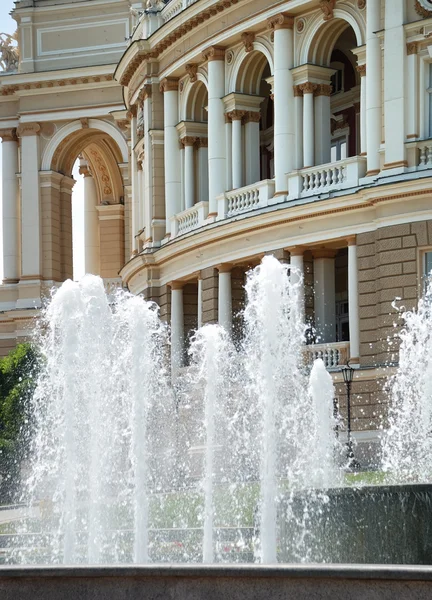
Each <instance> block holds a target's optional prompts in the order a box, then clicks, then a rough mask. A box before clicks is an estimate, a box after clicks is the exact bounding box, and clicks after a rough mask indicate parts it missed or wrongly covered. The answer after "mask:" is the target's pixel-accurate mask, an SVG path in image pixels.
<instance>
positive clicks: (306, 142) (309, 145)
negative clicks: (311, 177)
mask: <svg viewBox="0 0 432 600" xmlns="http://www.w3.org/2000/svg"><path fill="white" fill-rule="evenodd" d="M300 89H301V90H302V92H303V165H304V167H314V166H315V131H314V92H315V90H316V85H315V84H313V83H310V82H307V83H302V84H301V85H300Z"/></svg>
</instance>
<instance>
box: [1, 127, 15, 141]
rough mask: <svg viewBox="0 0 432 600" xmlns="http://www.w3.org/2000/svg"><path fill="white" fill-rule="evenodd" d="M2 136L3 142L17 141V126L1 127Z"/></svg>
mask: <svg viewBox="0 0 432 600" xmlns="http://www.w3.org/2000/svg"><path fill="white" fill-rule="evenodd" d="M0 137H1V139H2V142H16V141H17V140H18V138H17V130H16V129H15V128H11V129H0Z"/></svg>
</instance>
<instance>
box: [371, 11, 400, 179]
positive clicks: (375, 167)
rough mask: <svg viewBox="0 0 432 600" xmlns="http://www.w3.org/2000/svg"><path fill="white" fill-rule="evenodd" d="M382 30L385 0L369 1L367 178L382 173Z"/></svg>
mask: <svg viewBox="0 0 432 600" xmlns="http://www.w3.org/2000/svg"><path fill="white" fill-rule="evenodd" d="M380 29H381V0H368V3H367V10H366V67H367V74H366V130H367V131H366V147H367V175H377V174H378V173H379V172H380V170H381V166H380V155H379V149H380V146H381V77H382V73H381V42H380V39H379V37H378V36H377V35H376V32H378V31H380ZM399 68H400V67H399ZM399 68H398V71H399Z"/></svg>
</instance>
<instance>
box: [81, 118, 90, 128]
mask: <svg viewBox="0 0 432 600" xmlns="http://www.w3.org/2000/svg"><path fill="white" fill-rule="evenodd" d="M80 122H81V127H82V128H83V129H88V128H89V120H88V118H87V117H83V118H82V119H80Z"/></svg>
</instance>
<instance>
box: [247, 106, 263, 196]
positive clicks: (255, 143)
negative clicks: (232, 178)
mask: <svg viewBox="0 0 432 600" xmlns="http://www.w3.org/2000/svg"><path fill="white" fill-rule="evenodd" d="M260 119H261V115H260V113H259V112H255V111H249V112H248V113H247V114H246V117H245V167H246V168H245V171H246V173H245V175H246V177H245V179H246V182H245V183H246V185H251V184H252V183H256V182H258V181H260V180H261V163H260V130H259V123H260Z"/></svg>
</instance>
